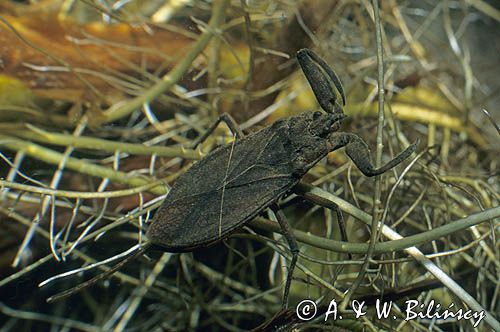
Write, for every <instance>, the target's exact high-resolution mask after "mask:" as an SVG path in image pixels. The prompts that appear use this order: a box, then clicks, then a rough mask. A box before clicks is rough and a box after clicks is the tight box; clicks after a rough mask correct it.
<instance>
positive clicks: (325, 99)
mask: <svg viewBox="0 0 500 332" xmlns="http://www.w3.org/2000/svg"><path fill="white" fill-rule="evenodd" d="M297 61H298V62H299V64H300V67H301V68H302V71H303V72H304V75H305V76H306V78H307V81H308V82H309V85H310V86H311V88H312V90H313V92H314V95H315V96H316V99H317V100H318V103H319V105H320V106H321V108H322V109H323V110H324V111H325V112H327V113H339V112H342V106H343V105H345V100H346V98H345V93H344V88H343V87H342V83H341V82H340V79H339V78H338V76H337V74H335V72H334V71H333V69H332V68H331V67H330V66H328V64H327V63H326V61H325V60H323V59H322V58H320V57H319V56H318V55H317V54H316V53H314V52H313V51H311V50H309V49H307V48H304V49H301V50H300V51H298V52H297ZM332 83H333V85H334V86H335V88H336V90H337V91H338V92H339V93H340V96H341V98H342V105H340V104H339V103H338V102H337V96H336V93H335V90H334V89H333V88H332Z"/></svg>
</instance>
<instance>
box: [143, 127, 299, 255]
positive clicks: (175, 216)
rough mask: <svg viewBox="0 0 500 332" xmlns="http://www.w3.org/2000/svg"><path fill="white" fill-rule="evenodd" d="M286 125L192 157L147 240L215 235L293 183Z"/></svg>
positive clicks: (204, 239) (188, 241)
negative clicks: (200, 157) (189, 164)
mask: <svg viewBox="0 0 500 332" xmlns="http://www.w3.org/2000/svg"><path fill="white" fill-rule="evenodd" d="M277 127H279V128H277ZM286 129H287V128H286V126H280V123H275V124H274V125H273V126H271V127H268V128H265V129H263V130H261V131H259V132H257V133H255V134H253V135H250V136H247V137H245V138H243V139H241V140H239V141H236V143H233V144H229V145H226V146H223V147H221V148H218V149H216V150H214V151H213V152H212V153H210V154H209V155H207V156H206V157H205V158H204V159H202V160H201V161H199V162H197V163H195V164H194V165H193V166H192V167H191V168H190V169H189V170H188V171H187V172H186V173H185V174H183V175H182V176H181V177H179V179H178V180H177V181H176V183H175V185H174V186H173V188H172V190H171V191H170V193H169V195H168V196H167V198H166V199H165V202H164V203H163V205H162V207H161V208H160V210H159V211H158V214H157V219H156V220H155V221H154V222H153V224H152V225H151V226H150V228H149V230H148V238H149V239H150V241H151V242H152V243H153V244H156V245H159V246H162V247H163V248H164V249H170V250H172V251H184V250H190V249H191V248H193V247H195V246H198V245H202V244H208V243H211V242H214V241H217V240H218V239H219V238H220V236H224V235H225V234H227V233H228V232H230V231H232V230H234V229H235V228H237V227H238V226H241V225H242V224H243V223H245V222H246V221H247V220H250V219H251V218H253V217H255V216H256V215H257V214H258V213H259V212H260V211H261V210H262V209H264V208H266V207H267V206H269V205H270V204H271V203H273V202H275V201H276V200H277V199H278V198H279V197H280V196H281V195H283V194H284V193H285V192H286V191H287V190H289V189H290V188H292V187H293V186H294V185H295V184H297V183H298V181H299V178H298V177H294V176H293V175H292V174H293V163H292V162H293V161H292V160H291V159H292V158H291V156H292V155H293V153H292V151H291V149H292V147H291V145H290V142H289V140H288V139H284V137H287V133H285V132H284V131H286Z"/></svg>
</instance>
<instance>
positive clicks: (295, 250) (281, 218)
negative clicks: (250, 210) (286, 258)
mask: <svg viewBox="0 0 500 332" xmlns="http://www.w3.org/2000/svg"><path fill="white" fill-rule="evenodd" d="M271 209H272V210H273V211H274V213H275V214H276V219H278V223H279V224H280V227H281V229H282V230H283V235H284V236H285V239H286V241H287V242H288V245H289V246H290V251H291V252H292V260H291V261H290V266H289V267H288V275H287V277H286V284H285V293H284V294H283V307H284V308H287V307H288V295H289V293H290V285H291V284H292V277H293V270H294V269H295V265H296V264H297V258H298V257H299V246H298V245H297V240H296V239H295V236H294V235H293V233H292V228H291V227H290V224H288V222H287V221H286V217H285V214H284V213H283V211H281V210H280V208H279V206H278V205H277V204H274V205H273V206H271Z"/></svg>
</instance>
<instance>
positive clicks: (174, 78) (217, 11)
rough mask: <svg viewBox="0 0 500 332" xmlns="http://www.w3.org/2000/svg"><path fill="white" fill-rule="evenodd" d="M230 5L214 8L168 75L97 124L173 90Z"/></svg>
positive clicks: (226, 0) (225, 1) (221, 3)
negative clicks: (192, 43) (202, 30)
mask: <svg viewBox="0 0 500 332" xmlns="http://www.w3.org/2000/svg"><path fill="white" fill-rule="evenodd" d="M228 3H229V0H220V1H218V2H217V3H216V5H214V6H216V7H215V8H214V11H213V12H214V15H213V16H212V19H211V20H210V23H209V28H207V29H206V30H205V31H204V32H203V33H202V34H201V35H200V37H199V38H198V40H197V41H196V42H195V43H194V45H193V47H192V49H191V51H190V52H189V53H188V54H186V56H185V57H184V58H183V60H182V61H180V62H179V63H178V64H177V65H176V66H175V67H174V68H172V70H171V71H170V72H168V74H166V75H165V76H163V77H162V79H161V80H160V81H159V82H158V83H156V84H155V85H153V86H152V87H151V88H150V89H149V90H147V91H145V92H144V93H143V94H141V95H140V96H137V97H136V98H134V99H132V100H130V101H129V102H127V103H125V104H122V105H118V106H116V105H115V106H112V107H110V108H109V109H108V110H106V111H105V112H104V114H103V117H102V118H99V119H95V121H96V123H95V124H97V125H99V124H104V123H109V122H112V121H115V120H118V119H121V118H123V117H125V116H127V115H129V114H130V113H132V112H134V111H135V110H137V109H138V108H140V107H141V106H142V105H143V104H146V103H150V102H152V101H153V100H154V99H156V98H157V97H158V96H160V95H161V94H163V93H165V92H166V91H168V90H169V89H170V88H172V87H173V86H174V85H175V84H176V83H177V82H178V81H179V80H180V79H181V78H182V77H183V76H184V75H185V74H186V73H187V71H188V70H189V68H191V64H192V63H193V61H194V59H196V57H197V56H198V55H199V54H200V53H201V52H202V51H203V50H204V49H205V47H207V45H208V43H209V42H210V40H211V39H212V37H213V31H217V29H218V28H219V27H220V25H221V24H222V22H223V21H224V17H225V16H224V14H225V11H226V7H227V5H228Z"/></svg>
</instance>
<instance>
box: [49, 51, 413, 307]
mask: <svg viewBox="0 0 500 332" xmlns="http://www.w3.org/2000/svg"><path fill="white" fill-rule="evenodd" d="M297 58H298V61H299V63H300V65H301V67H302V70H303V71H304V74H305V76H306V78H307V79H308V81H309V83H310V85H311V87H312V89H313V91H314V93H315V95H316V98H317V99H318V101H319V104H320V106H321V107H322V108H323V109H324V110H325V111H326V113H323V112H307V113H304V114H301V115H298V116H293V117H289V118H285V119H282V120H279V121H276V122H275V123H274V124H272V125H271V126H269V127H267V128H264V129H262V130H260V131H258V132H256V133H254V134H251V135H248V136H246V137H243V134H242V133H241V132H239V134H238V135H237V136H238V137H237V138H236V140H235V141H233V143H232V144H229V145H226V146H222V147H219V148H217V149H216V150H214V151H212V152H211V153H209V154H208V155H207V156H206V157H205V158H203V159H202V160H200V161H198V162H197V163H195V164H194V165H193V166H192V167H191V168H190V169H189V170H188V171H187V172H186V173H184V174H183V175H182V176H180V177H179V178H178V179H177V181H176V182H175V184H174V186H173V187H172V189H171V191H170V193H169V194H168V196H167V198H166V199H165V202H164V203H163V205H162V206H161V207H160V209H159V211H158V212H157V214H156V216H155V220H154V221H153V223H152V224H151V225H150V227H149V229H148V231H147V233H146V235H147V237H148V242H147V244H145V245H144V246H143V247H142V249H140V251H139V252H138V253H140V252H144V251H145V250H146V249H147V248H149V247H150V246H151V245H153V246H155V247H157V248H158V249H160V250H163V251H168V252H183V251H191V250H194V249H197V248H199V247H201V246H205V245H210V244H213V243H215V242H218V241H220V240H222V239H223V238H224V237H225V236H226V235H227V234H228V233H230V232H231V231H233V230H235V229H237V228H238V227H241V226H242V225H244V224H245V223H246V222H247V221H250V220H251V219H252V218H254V217H255V216H256V215H257V214H259V213H260V212H261V211H263V210H264V209H265V208H267V207H271V208H272V209H273V210H274V211H275V212H276V217H277V219H278V222H279V223H280V226H281V228H282V229H283V234H284V235H285V238H286V240H287V241H288V243H289V245H290V248H291V251H292V260H291V262H290V267H289V270H288V277H287V282H286V285H285V292H284V297H283V304H284V305H285V306H286V304H287V300H288V292H289V288H290V283H291V276H292V273H293V269H294V267H295V263H296V261H297V257H298V247H297V244H296V241H295V238H294V237H293V235H292V232H291V230H290V227H289V225H288V223H287V222H286V220H285V218H284V215H283V213H282V212H281V211H280V210H279V208H278V206H277V204H276V202H277V201H278V200H279V199H280V198H281V197H282V196H283V195H284V194H285V193H286V192H287V191H289V190H290V189H292V188H293V187H294V186H295V185H296V184H297V183H298V182H299V181H300V180H301V178H302V177H303V176H304V174H305V173H307V171H308V170H309V169H310V168H311V167H313V166H314V165H315V164H316V163H318V162H319V161H320V160H321V159H322V158H324V157H325V156H326V155H327V154H328V153H329V152H331V151H334V150H337V149H339V148H342V147H345V148H346V153H347V155H348V156H349V157H350V158H351V159H352V160H353V162H354V163H355V164H356V166H357V167H358V168H359V169H360V170H361V172H362V173H363V174H365V175H366V176H374V175H378V174H381V173H384V172H385V171H387V170H389V169H391V168H392V167H394V166H396V165H397V164H399V163H400V162H401V161H403V160H404V159H406V158H407V157H408V156H410V154H411V153H412V152H413V151H415V144H414V145H410V146H409V147H408V148H407V149H406V150H405V151H403V152H402V153H400V154H399V155H398V156H397V157H396V158H394V159H392V160H391V161H389V162H388V163H387V164H386V165H384V166H382V167H380V168H378V169H375V168H374V167H373V165H372V163H371V159H370V152H369V149H368V146H367V145H366V143H365V142H364V141H363V140H362V139H361V138H360V137H358V136H356V135H355V134H352V133H344V132H339V131H338V130H339V129H340V125H341V121H342V119H343V118H345V115H344V114H343V112H342V106H343V105H344V103H345V95H344V92H343V88H342V85H341V83H340V80H339V79H338V77H337V76H336V75H335V73H334V72H333V71H332V69H331V68H330V67H328V65H327V64H326V63H325V61H324V60H322V59H321V58H320V57H319V56H317V55H316V54H315V53H313V52H312V51H310V50H307V49H304V50H301V51H299V52H298V54H297ZM332 84H333V85H334V86H335V87H336V89H337V91H338V92H339V93H340V95H341V97H342V98H341V99H342V104H340V103H339V102H338V100H337V97H336V92H335V90H333V89H332ZM219 120H223V121H226V122H228V125H229V126H230V127H233V129H236V127H237V126H236V125H235V123H234V121H233V120H232V118H231V117H229V116H228V115H223V116H221V119H219ZM213 128H215V125H214V126H212V129H213ZM236 131H237V132H238V130H237V129H236ZM206 136H207V135H204V136H203V137H206ZM138 253H136V254H134V255H133V256H136V255H137V254H138ZM127 260H128V259H127ZM124 263H125V262H122V263H119V264H117V265H119V266H121V265H123V264H124ZM117 269H118V267H115V268H113V269H112V270H111V271H110V272H107V273H106V274H107V275H109V274H111V273H113V271H115V270H117ZM95 280H97V278H94V279H93V280H90V281H89V282H87V283H85V284H86V285H88V284H90V283H92V282H94V281H95ZM86 285H85V286H86ZM76 288H78V289H80V288H83V284H82V286H77V287H75V289H76ZM69 293H71V290H70V291H66V292H64V293H63V294H62V295H61V296H59V295H56V296H54V297H53V298H52V299H55V298H60V297H62V296H65V295H66V294H69Z"/></svg>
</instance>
